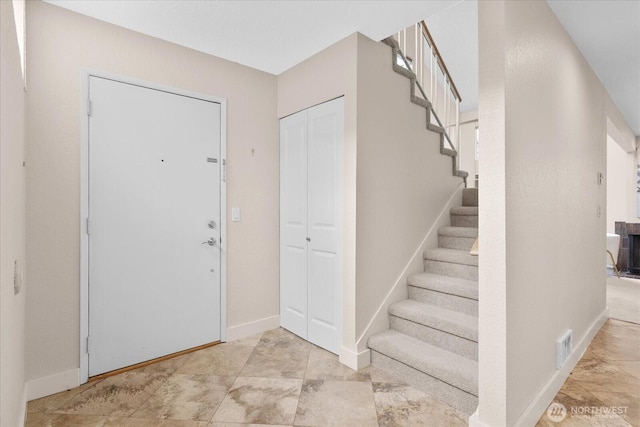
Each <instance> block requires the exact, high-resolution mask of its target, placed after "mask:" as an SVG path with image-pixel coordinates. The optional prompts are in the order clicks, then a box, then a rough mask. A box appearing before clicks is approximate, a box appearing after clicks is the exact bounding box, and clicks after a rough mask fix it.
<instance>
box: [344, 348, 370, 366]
mask: <svg viewBox="0 0 640 427" xmlns="http://www.w3.org/2000/svg"><path fill="white" fill-rule="evenodd" d="M338 360H339V361H340V363H342V364H343V365H346V366H348V367H350V368H351V369H354V370H356V371H358V370H360V369H362V368H366V367H367V366H369V365H370V364H371V351H370V350H369V349H368V348H367V349H365V350H363V351H361V352H359V353H357V352H354V351H352V350H350V349H348V348H346V347H340V355H339V357H338Z"/></svg>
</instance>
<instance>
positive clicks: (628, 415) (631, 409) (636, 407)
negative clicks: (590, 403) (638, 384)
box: [592, 390, 640, 426]
mask: <svg viewBox="0 0 640 427" xmlns="http://www.w3.org/2000/svg"><path fill="white" fill-rule="evenodd" d="M592 394H593V395H594V396H595V397H597V398H598V400H600V401H601V402H602V403H604V404H605V405H607V406H610V407H612V408H619V410H621V411H624V415H621V416H620V418H622V419H623V420H625V421H627V422H628V423H629V424H631V425H632V426H640V390H638V393H637V394H627V393H609V392H598V391H595V392H592Z"/></svg>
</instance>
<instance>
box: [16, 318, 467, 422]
mask: <svg viewBox="0 0 640 427" xmlns="http://www.w3.org/2000/svg"><path fill="white" fill-rule="evenodd" d="M467 418H468V415H467V414H463V413H460V412H458V411H456V410H455V409H453V408H451V407H449V406H447V405H445V404H443V403H440V402H438V401H436V400H434V399H432V398H431V397H429V396H428V395H427V394H425V393H423V392H421V391H418V390H416V389H414V388H412V387H409V386H406V385H404V384H402V383H400V382H399V381H397V380H395V379H394V378H392V377H390V376H389V375H387V374H385V373H384V372H382V371H380V370H378V369H375V368H372V367H369V368H366V369H364V370H361V371H359V372H356V371H353V370H351V369H348V368H347V367H345V366H343V365H341V364H340V363H339V362H338V360H337V357H336V356H335V355H333V354H331V353H329V352H327V351H325V350H322V349H320V348H318V347H316V346H314V345H312V344H309V343H307V342H306V341H303V340H301V339H300V338H298V337H296V336H295V335H293V334H291V333H289V332H287V331H285V330H283V329H275V330H272V331H268V332H265V333H263V334H260V335H256V336H253V337H250V338H245V339H242V340H238V341H234V342H232V343H227V344H221V345H218V346H215V347H211V348H208V349H204V350H200V351H197V352H195V353H191V354H187V355H184V356H180V357H177V358H174V359H171V360H167V361H164V362H160V363H157V364H154V365H149V366H146V367H144V368H140V369H137V370H134V371H129V372H126V373H123V374H119V375H116V376H112V377H109V378H106V379H103V380H101V381H96V382H93V383H89V384H85V385H83V386H81V387H78V388H75V389H73V390H69V391H66V392H63V393H58V394H55V395H53V396H49V397H45V398H42V399H38V400H34V401H32V402H29V406H28V415H27V426H28V427H48V426H51V427H53V426H56V427H57V426H60V427H62V426H64V427H68V426H105V427H106V426H127V427H147V426H148V427H196V426H197V427H223V426H224V427H232V426H240V425H280V426H292V425H296V426H410V425H427V426H466V425H467Z"/></svg>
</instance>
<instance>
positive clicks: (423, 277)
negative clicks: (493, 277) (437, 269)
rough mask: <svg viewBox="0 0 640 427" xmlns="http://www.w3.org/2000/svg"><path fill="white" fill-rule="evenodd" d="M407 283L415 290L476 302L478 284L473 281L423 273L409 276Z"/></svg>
mask: <svg viewBox="0 0 640 427" xmlns="http://www.w3.org/2000/svg"><path fill="white" fill-rule="evenodd" d="M407 283H408V284H409V286H414V287H416V288H422V289H429V290H432V291H436V292H442V293H445V294H450V295H456V296H459V297H463V298H469V299H473V300H476V301H477V300H478V282H477V281H474V280H466V279H460V278H458V277H452V276H443V275H441V274H433V273H428V272H425V273H418V274H414V275H412V276H409V278H408V279H407Z"/></svg>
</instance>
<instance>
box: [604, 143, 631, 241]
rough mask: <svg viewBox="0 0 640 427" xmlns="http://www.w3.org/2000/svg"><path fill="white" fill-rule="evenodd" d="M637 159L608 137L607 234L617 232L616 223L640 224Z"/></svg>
mask: <svg viewBox="0 0 640 427" xmlns="http://www.w3.org/2000/svg"><path fill="white" fill-rule="evenodd" d="M635 157H636V153H635V151H632V152H631V153H627V152H626V151H624V150H623V149H622V147H620V145H618V143H617V142H616V141H614V140H613V139H612V138H611V137H610V136H608V135H607V175H606V183H607V233H614V232H615V222H616V221H624V222H638V214H637V211H636V204H637V200H636V197H637V194H638V193H637V192H636V176H637V172H636V161H635Z"/></svg>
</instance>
